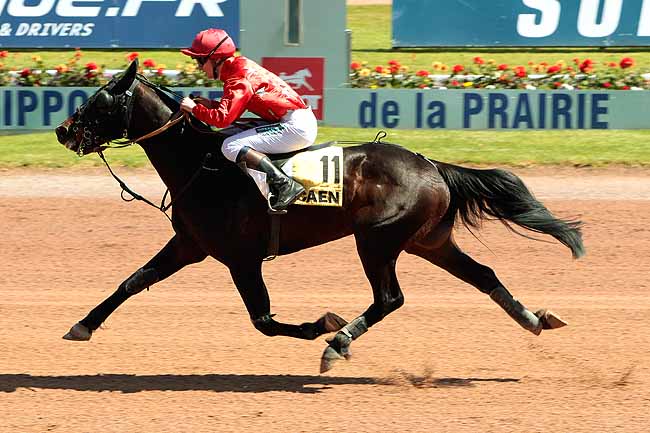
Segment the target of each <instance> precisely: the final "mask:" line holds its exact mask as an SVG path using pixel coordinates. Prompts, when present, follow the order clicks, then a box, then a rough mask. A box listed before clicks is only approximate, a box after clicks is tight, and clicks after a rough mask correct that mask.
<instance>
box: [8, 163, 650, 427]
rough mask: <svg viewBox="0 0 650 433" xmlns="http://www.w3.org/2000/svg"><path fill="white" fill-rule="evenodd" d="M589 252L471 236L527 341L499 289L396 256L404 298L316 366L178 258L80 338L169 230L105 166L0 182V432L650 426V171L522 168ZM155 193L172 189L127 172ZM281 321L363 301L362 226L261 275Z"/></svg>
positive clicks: (17, 173)
mask: <svg viewBox="0 0 650 433" xmlns="http://www.w3.org/2000/svg"><path fill="white" fill-rule="evenodd" d="M515 171H516V172H517V173H518V174H520V175H521V176H522V177H523V178H524V180H526V182H528V183H529V185H530V186H531V188H532V189H533V191H534V192H535V193H536V194H537V196H538V197H539V198H541V199H543V200H544V202H545V203H546V204H547V206H548V207H549V208H550V209H552V210H553V211H554V212H555V213H556V214H558V215H561V216H579V217H581V218H582V219H583V220H584V221H585V223H586V225H585V228H584V234H585V244H586V247H587V256H586V257H585V258H584V259H582V260H579V261H572V259H571V257H570V253H569V252H568V250H566V249H565V248H564V247H562V246H561V245H558V244H556V243H550V244H549V243H541V242H534V241H530V240H527V239H523V238H521V237H518V236H516V235H513V234H512V233H510V232H508V231H507V230H506V229H505V228H503V227H502V226H501V225H500V224H496V223H489V224H487V225H486V226H485V228H484V230H482V231H481V232H479V236H480V240H481V242H483V243H484V244H485V245H487V247H486V246H484V245H483V244H481V242H479V241H477V240H476V239H474V238H473V237H472V236H471V235H470V234H469V233H467V232H466V231H463V230H461V231H460V232H459V236H458V239H459V243H460V244H461V246H462V247H463V248H464V249H465V250H466V251H467V252H468V253H469V254H470V255H472V256H473V257H474V258H475V259H477V260H478V261H480V262H482V263H484V264H486V265H488V266H491V267H492V268H493V269H494V270H495V271H496V273H497V275H499V277H500V278H501V280H502V281H503V282H504V283H505V284H506V285H507V287H508V288H509V289H510V290H511V291H512V292H513V293H514V294H515V296H517V297H518V298H519V299H520V300H521V301H522V302H524V303H525V304H526V305H528V306H529V307H530V308H531V309H536V308H541V307H546V308H552V309H553V310H554V311H555V312H557V313H558V314H560V315H561V316H562V317H563V318H565V319H566V320H567V321H568V322H569V323H570V326H568V327H566V328H563V329H560V330H556V331H552V332H544V333H543V334H542V335H541V336H539V337H535V336H533V335H532V334H529V333H527V332H526V331H523V330H522V329H520V328H519V327H518V326H517V325H516V324H515V323H514V322H513V321H512V320H511V319H510V318H508V316H507V315H506V314H505V313H504V312H502V311H501V310H500V309H499V308H498V307H497V306H496V305H495V304H494V303H492V302H491V301H490V299H489V298H487V297H486V296H485V295H483V294H481V293H479V292H478V291H476V290H475V289H474V288H472V287H470V286H468V285H466V284H464V283H462V282H461V281H459V280H456V279H455V278H454V277H452V276H450V275H448V274H446V273H445V272H444V271H442V270H440V269H438V268H436V267H434V266H432V265H430V264H428V263H427V262H424V261H423V260H421V259H419V258H415V257H413V256H409V255H406V254H405V255H403V256H401V258H400V261H399V263H398V275H399V278H400V282H401V285H402V288H403V290H404V292H405V296H406V304H405V305H404V307H402V308H401V309H400V310H398V311H396V312H394V313H393V314H391V315H390V316H389V317H387V318H386V319H385V320H384V321H383V322H381V323H380V324H378V325H377V326H375V327H373V328H372V329H371V330H370V331H369V332H368V333H367V334H365V335H364V336H363V337H361V338H360V339H359V340H357V341H356V342H355V343H354V344H353V346H352V350H353V353H354V358H353V359H352V360H351V361H350V362H347V363H343V364H341V365H339V366H337V367H336V368H335V369H334V370H332V371H331V372H329V373H327V374H325V375H319V374H318V366H319V359H320V355H321V353H322V350H323V349H324V348H325V344H326V343H325V342H324V339H323V338H320V339H318V340H316V341H299V340H293V339H289V338H283V337H276V338H269V337H265V336H263V335H262V334H260V333H258V332H257V331H256V330H255V329H254V328H253V327H252V326H251V324H250V323H249V321H248V316H247V313H246V311H245V308H244V307H243V305H242V303H241V300H240V299H239V296H238V294H237V292H236V290H235V288H234V286H233V284H232V282H231V280H230V278H229V274H228V272H227V270H226V268H225V267H224V266H223V265H221V264H219V263H217V262H215V261H213V260H206V261H205V262H203V263H201V264H198V265H194V266H192V267H189V268H186V269H184V270H183V271H181V272H179V273H178V274H176V275H174V276H172V277H171V278H169V279H168V280H165V281H163V282H161V283H159V284H156V285H155V286H153V287H152V288H151V290H150V291H148V292H146V291H145V292H142V293H141V294H139V295H137V296H136V297H134V298H132V299H130V300H129V301H128V302H127V303H125V304H124V305H123V306H122V307H121V308H120V309H118V310H117V311H116V312H115V313H114V314H113V315H112V316H111V317H110V319H109V320H108V322H107V323H106V328H105V329H102V330H99V331H98V332H97V333H96V334H95V335H94V336H93V339H92V341H90V342H87V343H78V342H68V341H64V340H62V339H61V336H62V335H63V334H64V333H65V332H66V331H67V330H68V328H69V327H70V326H71V325H72V324H74V323H75V322H76V321H77V320H79V319H81V318H82V317H83V316H84V315H85V314H86V313H87V312H88V311H89V310H90V309H91V308H93V307H94V306H95V305H97V304H98V303H99V302H100V301H101V300H103V299H104V298H105V297H106V296H108V295H109V294H110V293H112V292H113V291H114V289H115V288H116V287H117V285H119V283H120V282H121V281H122V280H123V279H124V278H126V277H127V276H128V275H130V274H131V273H132V272H133V271H134V270H136V269H137V268H138V267H140V266H141V265H142V264H144V263H145V262H146V261H147V260H148V259H149V258H150V257H151V256H153V255H154V254H155V253H156V252H157V251H158V250H159V249H160V248H161V247H162V246H163V245H164V243H165V242H166V241H167V240H168V239H169V238H170V237H171V236H172V230H171V227H170V226H169V223H168V222H167V220H166V219H165V218H164V217H163V216H162V215H160V214H159V213H156V211H155V210H153V209H150V208H148V207H146V206H145V205H143V204H128V203H124V202H122V201H121V200H120V198H119V190H118V188H117V186H116V185H115V184H114V183H113V180H112V179H111V178H109V177H108V176H107V175H106V174H105V173H103V171H90V172H88V171H83V172H78V171H77V172H74V171H73V172H57V171H50V172H48V171H45V172H41V171H39V172H34V171H24V170H8V171H7V170H5V171H2V172H0V211H1V213H0V226H1V227H2V228H3V236H2V237H0V260H1V262H0V263H1V268H2V272H0V351H1V353H2V356H0V408H1V410H0V413H1V414H2V416H1V417H0V432H3V433H4V432H21V433H26V432H45V431H57V432H65V433H72V432H97V431H102V432H172V431H173V432H216V431H219V432H242V431H251V432H259V431H276V432H302V431H305V432H322V431H336V432H342V431H351V432H352V431H353V432H377V431H394V432H406V431H409V432H468V433H469V432H472V433H474V432H523V431H526V432H569V431H570V432H640V431H646V430H647V426H648V422H649V421H650V415H648V414H650V349H649V348H650V325H649V324H648V317H649V316H650V294H649V293H650V292H649V290H650V283H649V282H648V260H649V259H648V257H650V186H649V185H650V176H649V175H648V172H647V171H644V170H604V171H600V170H570V169H568V170H566V169H565V170H554V169H543V170H520V171H517V170H515ZM122 174H125V178H126V180H127V182H128V183H129V184H130V185H131V186H132V187H134V188H135V189H136V190H138V191H140V192H142V193H146V194H151V195H152V196H153V197H156V199H157V197H158V196H157V194H158V193H159V192H161V191H162V187H161V185H160V183H159V181H158V179H157V178H156V177H155V176H153V175H151V174H150V173H148V172H147V171H144V170H136V171H128V170H127V171H126V172H123V173H122ZM264 269H265V276H266V282H267V285H268V286H269V290H270V294H271V300H272V306H273V312H274V313H277V314H278V318H280V319H282V320H284V321H289V322H293V323H301V322H303V321H307V320H309V321H312V320H315V319H316V318H317V317H318V316H320V315H321V314H322V313H323V312H325V311H334V312H336V313H338V314H340V315H342V316H343V317H346V318H348V319H350V318H353V317H355V316H356V315H357V314H359V313H360V312H362V311H363V310H365V308H366V307H367V306H368V304H369V303H370V302H371V291H370V288H369V285H368V283H367V281H366V279H365V277H364V275H363V271H362V269H361V265H360V263H359V259H358V257H357V254H356V251H355V247H354V242H353V239H352V238H346V239H342V240H340V241H337V242H333V243H330V244H327V245H323V246H320V247H317V248H313V249H310V250H305V251H302V252H300V253H297V254H294V255H291V256H285V257H281V258H279V259H277V260H276V261H274V262H270V263H268V264H266V265H265V268H264Z"/></svg>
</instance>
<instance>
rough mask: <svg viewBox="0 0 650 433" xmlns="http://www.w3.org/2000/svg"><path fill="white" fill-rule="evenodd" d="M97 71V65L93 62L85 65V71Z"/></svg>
mask: <svg viewBox="0 0 650 433" xmlns="http://www.w3.org/2000/svg"><path fill="white" fill-rule="evenodd" d="M97 69H98V67H97V63H95V62H88V63H86V71H96V70H97Z"/></svg>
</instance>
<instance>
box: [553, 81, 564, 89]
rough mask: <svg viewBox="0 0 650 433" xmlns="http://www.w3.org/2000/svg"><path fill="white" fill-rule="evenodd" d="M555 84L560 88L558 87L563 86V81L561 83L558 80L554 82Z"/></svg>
mask: <svg viewBox="0 0 650 433" xmlns="http://www.w3.org/2000/svg"><path fill="white" fill-rule="evenodd" d="M553 85H554V86H555V87H556V88H558V87H562V83H560V82H559V81H556V82H555V83H553Z"/></svg>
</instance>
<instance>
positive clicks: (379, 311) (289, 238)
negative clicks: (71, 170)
mask: <svg viewBox="0 0 650 433" xmlns="http://www.w3.org/2000/svg"><path fill="white" fill-rule="evenodd" d="M178 109H179V104H178V102H177V101H176V100H175V99H174V98H172V97H171V96H170V95H169V89H162V88H161V87H159V86H156V85H155V84H152V83H150V82H149V81H148V80H147V79H146V78H145V77H143V76H141V75H140V74H138V73H137V61H134V62H132V63H131V64H130V65H129V67H128V69H127V70H126V71H125V72H123V73H122V74H121V75H119V76H116V77H114V78H113V79H112V80H111V81H110V82H109V83H108V84H106V85H105V86H104V87H102V88H100V89H99V90H97V92H95V93H94V94H93V95H92V96H91V97H90V98H89V99H88V101H86V102H85V103H84V104H83V105H81V106H80V107H78V109H77V111H76V112H75V113H74V114H73V115H72V116H71V117H69V118H68V119H67V120H66V121H64V122H63V123H62V124H61V125H59V126H58V127H57V128H56V135H57V138H58V141H59V142H60V143H61V144H63V145H65V146H66V147H67V148H68V149H70V150H71V151H74V152H77V153H79V154H80V155H87V154H90V153H93V152H98V153H99V154H100V155H102V153H101V152H102V151H103V150H105V149H106V148H107V147H108V144H109V143H110V142H112V141H114V140H116V139H118V138H120V137H122V138H125V139H127V140H128V141H129V142H134V141H136V142H137V143H138V144H139V145H140V146H141V147H142V149H143V150H144V152H145V154H146V155H147V157H148V158H149V160H150V161H151V164H152V165H153V167H154V168H155V170H156V171H157V173H158V175H159V176H160V178H161V180H162V181H163V182H164V184H165V185H166V187H167V188H168V191H169V193H170V197H171V200H172V203H173V206H172V212H171V218H170V220H171V223H172V227H173V230H174V235H173V237H172V238H171V239H170V240H169V241H168V242H167V244H166V245H165V246H164V247H163V248H162V249H161V250H160V251H159V252H158V253H157V254H156V255H155V256H154V257H153V258H151V260H149V261H148V262H147V263H146V264H145V265H144V266H142V267H141V268H139V269H137V270H136V271H135V272H134V273H133V274H132V275H131V276H129V277H128V278H127V279H126V280H124V281H123V282H122V283H121V284H120V285H119V286H118V288H117V289H116V290H115V292H114V293H113V294H112V295H110V296H109V297H108V298H107V299H105V300H104V301H103V302H101V303H100V304H99V305H97V306H96V307H95V308H93V309H92V310H91V311H90V312H89V313H88V315H87V316H86V317H84V318H83V319H82V320H80V321H79V322H77V323H76V324H75V325H74V326H72V328H70V331H69V332H68V333H67V334H66V335H65V336H64V337H63V338H65V339H68V340H74V341H87V340H89V339H90V338H91V336H92V333H93V332H94V331H95V330H96V329H97V328H98V327H99V326H100V325H101V324H102V323H103V322H104V321H105V320H106V319H107V318H108V316H109V315H110V314H111V313H112V312H113V311H115V309H117V308H118V307H119V306H120V305H121V304H122V303H123V302H124V301H126V300H127V299H128V298H130V297H131V296H133V295H135V294H137V293H139V292H141V291H142V290H144V289H145V288H149V287H150V286H152V285H153V284H155V283H157V282H159V281H161V280H163V279H165V278H167V277H169V276H170V275H172V274H174V273H175V272H177V271H179V270H180V269H182V268H183V267H185V266H187V265H190V264H193V263H198V262H201V261H203V260H204V259H206V258H207V257H208V256H210V257H212V258H214V259H216V260H218V261H219V262H221V263H223V264H224V265H225V266H227V267H228V269H229V271H230V275H231V276H232V280H233V282H234V284H235V286H236V287H237V290H238V291H239V293H240V295H241V298H242V300H243V302H244V305H245V307H246V309H247V311H248V314H249V316H250V320H251V322H252V324H253V326H254V327H255V328H256V329H257V330H259V331H260V332H261V333H262V334H264V335H266V336H287V337H292V338H300V339H308V340H314V339H316V338H317V337H319V336H321V335H323V334H329V333H335V334H334V335H333V336H332V337H331V338H329V339H327V340H326V343H327V344H326V346H325V350H324V352H323V355H322V357H321V366H320V367H321V372H325V371H327V370H329V369H331V368H332V367H333V365H334V364H335V363H336V362H338V361H339V360H343V359H349V358H350V356H351V351H350V347H351V343H352V342H353V341H354V340H356V339H357V338H359V337H360V336H361V335H363V334H365V333H366V332H367V331H368V329H369V328H370V327H372V326H373V325H375V324H376V323H378V322H380V321H381V320H383V319H384V318H385V317H386V316H388V315H389V314H390V313H392V312H393V311H395V310H397V309H398V308H400V307H401V306H402V305H403V304H404V295H403V293H402V290H401V288H400V285H399V282H398V280H397V276H396V272H395V265H396V261H397V258H398V256H399V255H400V254H401V253H403V252H406V253H409V254H414V255H416V256H419V257H422V258H424V259H425V260H427V261H428V262H430V263H432V264H434V265H436V266H438V267H440V268H442V269H444V270H445V271H447V272H449V273H451V274H452V275H454V276H455V277H457V278H459V279H461V280H462V281H464V282H466V283H468V284H470V285H472V286H474V287H476V288H477V289H478V290H479V291H480V292H481V293H483V294H486V295H488V296H489V297H490V298H491V299H492V300H493V301H494V302H496V303H497V304H498V305H499V306H500V307H501V308H502V309H503V310H504V311H505V312H506V313H507V314H508V315H509V316H510V317H511V318H512V319H514V320H515V321H516V322H517V323H518V324H519V325H520V326H521V327H523V328H524V329H525V330H528V331H530V332H532V333H533V334H535V335H540V334H541V332H542V330H550V329H556V328H559V327H562V326H564V325H566V322H564V321H563V320H562V319H561V318H560V317H559V316H557V315H555V314H553V313H552V312H550V311H547V310H539V311H536V312H535V313H533V312H531V311H530V310H528V309H527V308H526V307H525V306H524V305H523V304H522V303H521V302H519V301H518V300H516V299H515V298H514V297H513V296H512V294H511V293H510V292H509V291H508V290H507V289H506V288H505V286H504V285H503V284H502V283H501V281H500V280H499V279H498V278H497V276H496V274H495V272H494V271H493V270H492V269H491V268H489V267H487V266H485V265H483V264H481V263H478V262H477V261H475V260H474V259H472V258H471V257H470V256H469V255H467V254H465V253H464V252H463V251H462V250H461V249H460V247H459V246H458V245H457V244H456V242H455V240H454V236H453V231H454V228H455V226H456V225H460V224H461V223H462V224H463V225H465V226H467V228H469V229H470V230H471V229H472V228H480V224H481V221H482V220H484V219H498V220H500V221H501V222H503V223H504V224H505V225H506V226H507V227H509V228H511V229H513V230H514V226H513V224H514V225H516V226H519V227H521V228H524V229H526V230H528V231H532V232H536V233H541V234H547V235H550V236H552V237H553V238H555V239H556V240H557V241H559V242H560V243H562V244H563V245H565V246H566V247H567V248H568V249H569V250H570V251H571V252H572V255H573V257H574V258H579V257H580V256H582V255H583V254H584V253H585V249H584V246H583V242H582V234H581V226H582V223H581V221H579V220H575V219H560V218H557V217H555V216H554V215H553V214H552V213H551V212H550V211H549V210H548V209H547V208H546V207H545V206H544V205H543V204H542V203H541V202H540V201H538V200H537V199H536V198H534V196H533V195H532V193H531V192H530V191H529V190H528V188H527V187H526V186H525V185H524V183H523V182H522V180H521V179H520V178H518V177H517V176H516V175H515V174H513V173H511V172H509V171H506V170H501V169H474V168H466V167H461V166H457V165H452V164H447V163H444V162H440V161H436V160H432V159H429V158H426V157H424V156H423V155H421V154H417V153H414V152H412V151H410V150H408V149H406V148H404V147H401V146H399V145H396V144H390V143H384V142H381V140H380V141H377V140H375V141H373V142H370V141H369V142H367V143H363V144H359V145H354V146H348V147H344V148H343V167H344V171H343V184H344V194H343V195H344V197H343V205H342V206H341V207H312V206H296V205H292V206H290V207H289V212H288V214H286V215H283V216H280V217H279V218H280V221H279V228H280V234H279V238H278V252H279V255H285V254H291V253H294V252H296V251H299V250H302V249H305V248H310V247H314V246H317V245H321V244H324V243H326V242H330V241H333V240H336V239H340V238H342V237H345V236H349V235H353V236H354V237H355V240H356V247H357V252H358V255H359V257H360V259H361V263H362V266H363V270H364V271H365V274H366V277H367V278H368V280H369V282H370V285H371V288H372V296H373V300H372V303H371V305H370V306H369V307H368V308H367V309H366V310H365V311H364V312H363V313H362V314H360V315H359V316H358V317H356V318H355V319H354V320H352V321H350V322H347V321H346V320H344V319H343V318H342V317H340V316H339V315H337V314H335V313H332V312H327V313H325V314H324V315H323V316H321V317H320V318H319V319H317V320H316V321H314V322H305V323H302V324H292V323H283V322H281V321H279V320H278V319H277V318H276V317H274V316H275V315H273V314H272V313H271V307H270V300H269V294H268V290H267V288H266V286H265V284H264V278H263V275H262V263H263V260H264V259H265V258H266V256H267V245H268V243H269V241H270V239H271V225H272V223H271V217H270V216H269V215H268V213H267V202H266V201H265V199H264V198H263V197H262V195H261V194H260V192H259V190H258V188H257V186H256V185H255V183H254V182H253V181H252V179H251V177H250V176H247V175H246V173H245V171H244V170H242V168H241V167H239V166H237V165H235V164H234V163H232V162H230V161H228V160H226V159H225V158H224V157H223V155H221V152H219V146H220V143H221V142H222V141H223V139H224V137H225V135H226V133H225V132H224V131H225V130H221V131H217V132H216V133H206V132H210V131H207V130H206V128H201V127H200V126H197V125H196V124H195V123H196V121H195V120H191V119H190V120H184V121H183V122H178V123H173V124H170V123H169V122H170V119H172V117H173V116H174V115H175V114H177V112H178ZM165 125H167V127H165ZM169 125H171V126H169ZM152 131H154V132H156V133H152ZM212 132H214V131H212ZM208 159H209V163H206V160H208ZM208 166H209V170H203V168H204V167H206V168H207V167H208ZM197 173H198V174H199V175H197ZM457 223H458V224H457ZM515 232H516V233H518V234H522V235H523V234H524V233H519V231H518V230H515Z"/></svg>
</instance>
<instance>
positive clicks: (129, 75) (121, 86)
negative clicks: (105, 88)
mask: <svg viewBox="0 0 650 433" xmlns="http://www.w3.org/2000/svg"><path fill="white" fill-rule="evenodd" d="M137 72H138V58H137V57H136V58H135V59H134V60H133V61H132V62H131V64H130V65H129V67H128V68H126V71H124V72H123V73H122V76H121V77H120V80H119V81H118V82H117V83H116V84H115V86H114V87H113V89H112V90H113V92H112V93H113V94H114V95H121V94H122V93H124V92H126V91H127V90H129V87H130V86H131V83H133V80H135V74H137Z"/></svg>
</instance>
